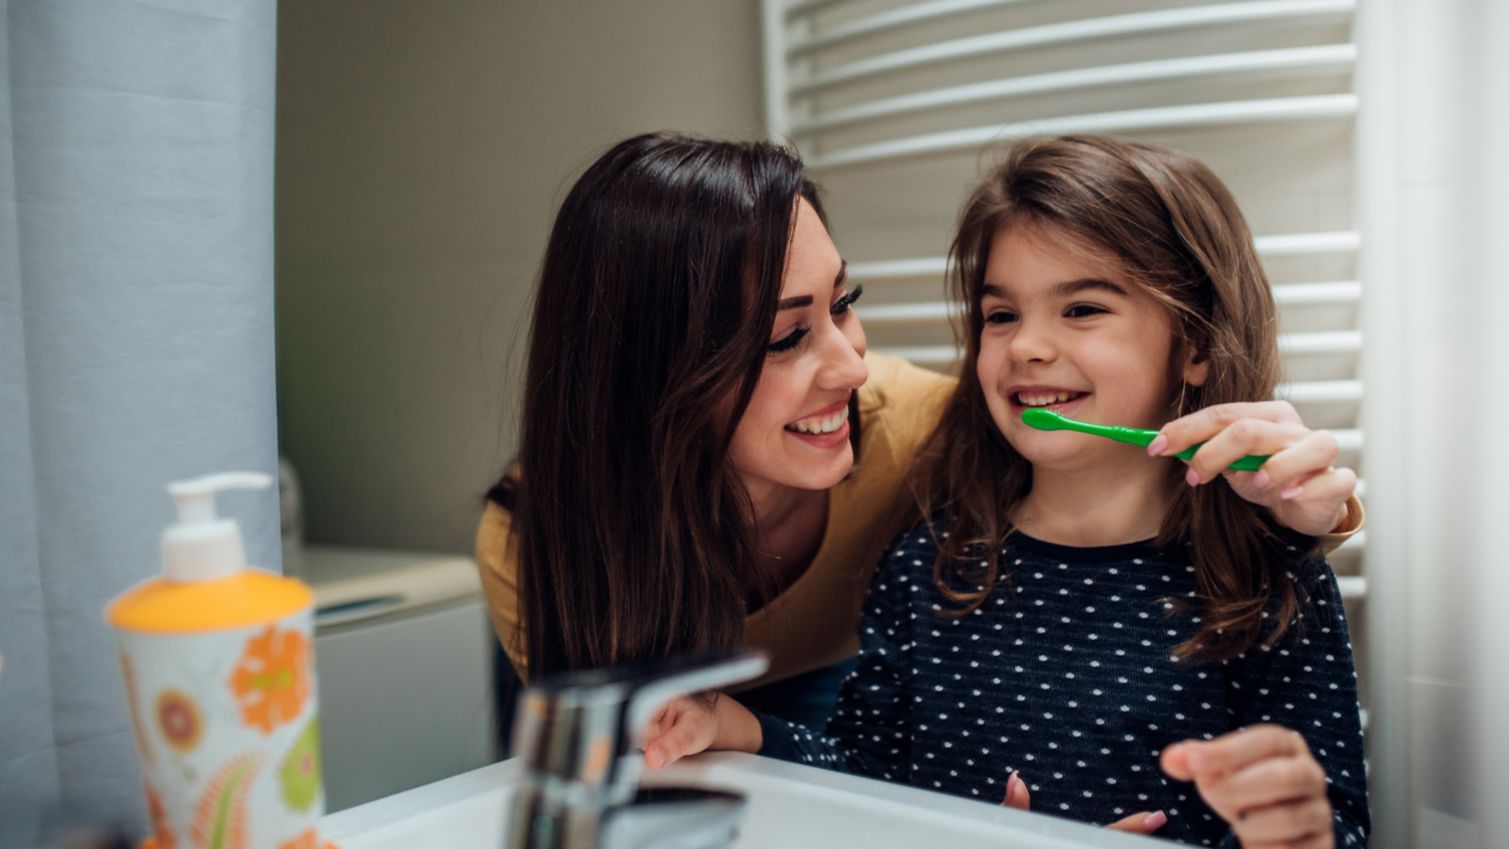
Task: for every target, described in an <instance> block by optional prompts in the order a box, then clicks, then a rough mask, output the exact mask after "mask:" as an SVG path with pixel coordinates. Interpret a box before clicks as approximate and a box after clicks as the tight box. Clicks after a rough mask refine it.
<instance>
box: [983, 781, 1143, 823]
mask: <svg viewBox="0 0 1509 849" xmlns="http://www.w3.org/2000/svg"><path fill="white" fill-rule="evenodd" d="M1001 806H1002V807H1006V808H1016V809H1017V810H1019V811H1030V810H1032V794H1031V793H1030V792H1028V790H1027V782H1025V781H1023V780H1022V774H1021V773H1019V772H1013V773H1012V774H1011V775H1010V777H1008V778H1007V779H1006V798H1004V799H1002V800H1001ZM1166 822H1168V815H1167V814H1165V813H1163V812H1162V811H1152V812H1148V811H1143V812H1142V813H1140V814H1132V815H1131V816H1129V817H1122V818H1121V819H1119V820H1117V821H1115V822H1113V823H1108V824H1107V825H1106V828H1109V829H1111V830H1112V831H1130V832H1131V833H1133V834H1152V833H1153V832H1155V831H1157V830H1158V829H1160V828H1162V827H1163V825H1164V823H1166Z"/></svg>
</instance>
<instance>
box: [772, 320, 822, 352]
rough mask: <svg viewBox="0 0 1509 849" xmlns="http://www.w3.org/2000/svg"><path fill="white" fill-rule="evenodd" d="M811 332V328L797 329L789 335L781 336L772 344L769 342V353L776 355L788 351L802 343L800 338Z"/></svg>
mask: <svg viewBox="0 0 1509 849" xmlns="http://www.w3.org/2000/svg"><path fill="white" fill-rule="evenodd" d="M811 332H812V328H810V327H798V328H796V329H795V330H793V331H791V332H790V333H787V334H786V335H785V336H782V337H781V338H779V339H777V340H775V341H774V342H771V343H770V352H771V353H773V354H778V353H780V352H782V351H789V350H791V349H792V348H795V347H796V346H797V345H798V344H799V343H800V342H801V341H802V337H804V336H806V335H807V334H808V333H811Z"/></svg>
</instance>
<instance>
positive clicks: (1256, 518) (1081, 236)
mask: <svg viewBox="0 0 1509 849" xmlns="http://www.w3.org/2000/svg"><path fill="white" fill-rule="evenodd" d="M1022 225H1029V226H1033V227H1037V228H1041V229H1042V230H1043V231H1045V232H1048V233H1052V234H1055V235H1061V236H1064V237H1067V239H1066V241H1068V242H1070V243H1072V244H1073V245H1075V246H1077V247H1079V248H1080V249H1083V250H1086V251H1088V252H1089V253H1091V254H1093V255H1094V256H1095V257H1096V258H1098V259H1102V260H1107V259H1108V260H1110V261H1112V262H1113V263H1115V264H1116V265H1117V266H1118V267H1119V268H1120V269H1121V270H1122V271H1123V272H1124V273H1125V274H1126V275H1127V276H1128V277H1129V278H1131V280H1132V281H1133V282H1136V283H1139V284H1141V285H1143V286H1145V287H1146V289H1147V290H1148V291H1149V292H1151V293H1152V294H1153V295H1154V297H1156V298H1157V299H1158V300H1159V301H1160V302H1161V303H1162V304H1163V305H1164V306H1165V307H1166V308H1167V309H1168V310H1169V313H1170V315H1171V316H1172V317H1173V324H1174V329H1175V330H1174V332H1175V340H1176V341H1175V345H1174V353H1173V358H1174V359H1173V362H1171V363H1170V371H1171V373H1173V374H1174V375H1176V376H1177V375H1178V373H1179V372H1178V370H1177V368H1176V364H1178V363H1182V362H1184V361H1186V360H1187V359H1188V358H1189V355H1190V354H1191V353H1193V354H1194V355H1195V356H1196V357H1197V358H1198V359H1200V360H1203V361H1204V362H1207V363H1208V373H1207V377H1206V380H1205V382H1204V383H1203V384H1202V385H1200V386H1193V385H1188V384H1183V382H1182V381H1179V384H1180V388H1179V389H1178V391H1177V397H1175V398H1172V399H1170V403H1171V406H1172V407H1173V409H1174V411H1175V414H1176V415H1178V416H1182V415H1186V414H1188V413H1191V412H1194V411H1195V410H1198V409H1200V408H1202V407H1206V406H1209V405H1212V404H1222V403H1226V402H1230V401H1259V400H1266V399H1269V398H1271V397H1272V396H1273V391H1274V388H1275V386H1276V384H1277V382H1278V375H1279V360H1278V346H1277V336H1276V329H1275V325H1276V317H1275V309H1274V305H1273V296H1272V292H1271V291H1270V289H1269V286H1268V280H1267V276H1266V275H1265V274H1264V272H1263V268H1262V265H1261V263H1260V262H1259V260H1258V256H1257V253H1256V251H1255V250H1254V248H1253V244H1252V234H1251V233H1250V232H1249V231H1248V229H1247V224H1246V221H1245V220H1244V219H1243V217H1242V214H1241V212H1240V210H1238V208H1237V204H1236V201H1235V200H1234V199H1233V198H1232V196H1231V193H1230V192H1229V191H1228V190H1227V189H1226V187H1225V186H1224V185H1223V184H1222V183H1221V181H1220V180H1219V179H1217V177H1216V176H1215V174H1213V173H1212V172H1211V171H1210V169H1209V168H1207V167H1205V166H1204V165H1203V164H1201V163H1200V162H1199V161H1197V160H1195V159H1194V158H1192V157H1190V156H1188V155H1186V154H1184V153H1181V152H1179V151H1176V150H1172V149H1169V148H1166V147H1160V146H1156V145H1150V144H1138V143H1132V142H1122V141H1117V140H1114V139H1109V138H1102V137H1095V136H1065V137H1060V138H1050V139H1038V140H1030V141H1025V142H1020V143H1018V144H1016V145H1014V146H1013V147H1012V148H1010V150H1009V151H1008V152H1007V155H1006V157H1005V159H1004V161H1002V162H1001V163H1000V164H999V165H997V166H996V167H995V168H993V169H992V170H991V171H990V172H989V173H988V175H987V176H986V177H985V179H984V180H983V181H982V182H981V183H980V185H979V187H978V188H976V189H975V190H974V192H973V193H972V194H971V195H970V196H969V198H968V200H967V201H966V202H965V204H964V207H963V210H962V212H961V213H960V217H959V223H958V228H957V235H956V236H955V238H954V241H953V244H952V247H951V250H950V257H949V259H950V270H949V287H950V293H951V294H952V295H953V296H954V297H955V298H957V299H958V300H959V301H960V302H962V303H963V304H964V305H965V306H966V307H967V308H968V314H967V317H966V319H965V322H966V324H965V326H964V327H963V328H962V329H961V330H960V335H961V336H962V337H963V338H962V340H961V341H962V342H963V347H964V351H965V354H964V359H963V367H962V371H961V374H960V380H959V385H958V388H957V389H956V390H955V392H954V394H953V396H952V397H951V398H950V400H949V401H948V404H947V406H946V407H945V410H944V412H943V415H942V417H941V419H940V421H939V423H938V425H937V428H936V430H935V431H934V433H933V435H932V437H931V438H930V439H928V440H926V441H925V442H924V448H923V450H922V453H921V454H920V456H919V457H918V458H917V461H916V462H915V463H914V464H913V466H912V468H911V470H910V472H909V476H908V484H909V486H908V490H909V497H910V500H912V502H913V504H914V505H915V508H917V509H919V510H920V515H921V516H922V517H935V516H940V515H942V516H947V517H948V519H947V526H946V527H945V528H943V529H944V530H947V531H948V533H947V535H946V536H944V535H941V534H940V535H939V538H938V540H937V541H938V543H939V551H940V553H939V557H938V560H937V562H936V564H935V566H934V579H935V581H936V582H937V584H938V586H939V588H940V589H941V590H942V591H943V592H944V593H945V594H946V595H947V596H949V597H950V598H953V599H954V600H955V601H958V602H960V603H961V604H962V605H963V609H962V611H961V612H968V611H969V610H973V609H974V608H975V607H978V606H979V605H980V604H981V603H983V602H984V600H985V599H986V597H987V596H989V595H990V594H991V592H992V591H993V590H994V588H995V586H996V585H997V583H999V582H1002V581H1009V578H1010V576H1009V575H1008V574H1006V573H1004V572H1003V570H1002V565H1001V546H1002V543H1003V542H1004V541H1005V539H1006V537H1007V535H1008V534H1009V533H1010V532H1011V530H1012V528H1011V524H1010V521H1009V519H1008V518H1007V517H1008V516H1010V515H1011V514H1012V513H1013V512H1014V508H1015V507H1016V506H1017V505H1018V504H1020V503H1021V501H1022V499H1023V498H1025V497H1026V495H1027V493H1028V492H1029V491H1030V490H1031V487H1032V466H1031V464H1030V463H1029V462H1028V461H1027V460H1026V459H1025V458H1023V457H1022V456H1021V455H1020V454H1018V453H1016V451H1015V450H1014V449H1012V447H1011V445H1010V444H1008V443H1007V441H1006V439H1005V438H1004V437H1003V436H1001V434H1000V431H999V429H998V428H997V427H996V425H995V422H994V421H993V420H992V419H991V416H990V411H989V409H988V408H987V407H986V405H985V398H984V395H983V392H982V390H981V388H980V382H979V378H978V373H977V369H976V360H977V358H978V357H979V353H980V334H981V330H982V328H983V327H984V321H985V316H984V313H983V311H982V308H981V298H982V294H983V291H982V290H983V287H984V285H985V267H986V261H987V257H988V254H989V251H990V245H991V242H992V240H993V239H994V238H995V236H996V235H997V233H999V232H1000V231H1001V230H1002V228H1006V227H1016V226H1022ZM1183 475H1184V467H1183V466H1182V465H1181V464H1179V463H1169V464H1168V487H1169V492H1170V493H1171V498H1170V501H1169V505H1168V510H1167V512H1166V513H1165V514H1164V517H1163V521H1162V525H1161V528H1160V531H1159V534H1158V538H1157V540H1156V544H1157V545H1159V546H1160V547H1162V548H1164V549H1165V550H1171V549H1172V548H1173V547H1175V546H1184V545H1186V544H1187V545H1188V546H1189V547H1188V556H1189V557H1190V559H1191V562H1192V565H1193V566H1194V567H1195V579H1196V592H1197V594H1198V596H1199V598H1198V604H1199V605H1200V606H1201V607H1202V608H1203V609H1204V613H1203V614H1202V618H1201V623H1200V630H1199V631H1198V632H1197V633H1196V634H1195V635H1194V636H1193V637H1192V638H1190V640H1188V641H1187V642H1185V643H1184V644H1182V645H1180V646H1179V647H1178V649H1177V650H1176V651H1177V654H1178V655H1179V656H1181V657H1193V656H1198V657H1203V658H1211V659H1219V658H1226V657H1231V656H1234V655H1236V654H1239V653H1240V652H1242V651H1245V650H1246V649H1247V648H1249V647H1251V646H1252V645H1254V644H1255V643H1257V642H1258V641H1259V640H1264V641H1265V642H1267V643H1268V644H1270V645H1271V644H1272V643H1273V642H1276V641H1277V640H1278V638H1279V637H1280V636H1281V635H1282V633H1283V631H1284V630H1285V627H1286V625H1287V624H1288V623H1289V622H1290V621H1291V620H1292V619H1293V618H1294V616H1295V614H1296V612H1297V611H1298V609H1299V608H1298V601H1297V598H1296V594H1295V590H1294V587H1293V586H1292V583H1291V581H1289V580H1288V579H1287V577H1286V575H1285V569H1284V566H1283V564H1284V563H1285V562H1287V561H1292V553H1289V552H1287V551H1286V550H1285V548H1284V546H1285V545H1286V544H1292V539H1289V541H1288V543H1286V535H1285V532H1283V531H1280V530H1279V529H1278V527H1277V526H1276V525H1275V524H1274V523H1273V521H1272V519H1271V517H1269V516H1268V514H1267V513H1266V511H1261V510H1257V509H1254V508H1253V506H1252V505H1250V504H1248V503H1247V502H1245V501H1243V500H1242V499H1241V497H1240V496H1238V495H1237V494H1236V493H1235V492H1233V491H1232V490H1231V488H1230V487H1227V486H1219V485H1218V486H1202V487H1197V488H1192V487H1189V486H1184V485H1182V483H1183ZM981 547H983V548H984V551H985V552H986V554H985V558H984V560H983V561H982V560H981ZM1282 554H1290V556H1289V557H1288V558H1285V557H1282V556H1281V555H1282ZM1271 603H1276V605H1277V607H1276V609H1275V612H1274V613H1273V614H1270V615H1271V617H1272V620H1271V623H1269V625H1271V627H1265V622H1269V620H1266V619H1265V618H1264V611H1265V609H1268V608H1269V606H1270V604H1271Z"/></svg>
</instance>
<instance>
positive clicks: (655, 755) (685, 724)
mask: <svg viewBox="0 0 1509 849" xmlns="http://www.w3.org/2000/svg"><path fill="white" fill-rule="evenodd" d="M679 701H680V700H678V702H679ZM672 705H673V706H676V705H677V702H673V703H672ZM686 707H688V708H689V709H683V710H670V709H668V712H667V713H666V714H663V715H662V718H661V720H660V722H659V725H660V728H659V729H657V731H658V733H657V734H655V735H653V736H649V737H647V738H646V741H645V747H644V761H645V765H646V766H648V767H649V768H651V769H660V768H661V767H663V766H668V765H670V764H673V763H675V762H676V761H678V760H680V759H682V758H684V757H686V756H687V755H695V754H697V753H698V752H700V751H702V750H703V749H706V748H707V747H708V746H709V745H710V744H711V743H712V741H713V738H714V737H715V736H716V735H717V718H716V717H715V716H714V715H713V712H712V711H711V710H697V709H695V707H694V706H691V705H686Z"/></svg>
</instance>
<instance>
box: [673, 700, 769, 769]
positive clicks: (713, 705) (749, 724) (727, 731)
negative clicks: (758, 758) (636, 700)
mask: <svg viewBox="0 0 1509 849" xmlns="http://www.w3.org/2000/svg"><path fill="white" fill-rule="evenodd" d="M644 741H645V742H644V762H645V765H646V766H648V767H649V768H650V769H660V768H661V767H664V766H669V765H670V764H673V763H675V762H676V761H679V760H681V759H682V758H684V757H687V756H689V755H695V754H697V753H699V752H703V751H706V750H708V749H735V750H738V751H742V752H758V751H759V750H760V744H761V743H762V742H763V740H762V735H761V734H760V722H759V720H758V719H756V718H755V716H754V714H752V713H750V712H749V709H748V708H746V707H744V706H743V705H741V704H739V703H738V702H737V701H734V700H733V699H731V698H729V697H728V696H725V695H722V694H720V693H704V694H699V695H695V696H681V697H679V698H676V699H672V700H671V701H669V702H667V703H666V706H665V707H663V708H661V709H660V710H659V711H657V712H656V713H655V715H654V716H653V717H651V718H650V724H649V726H648V727H647V728H646V729H645V736H644Z"/></svg>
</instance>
